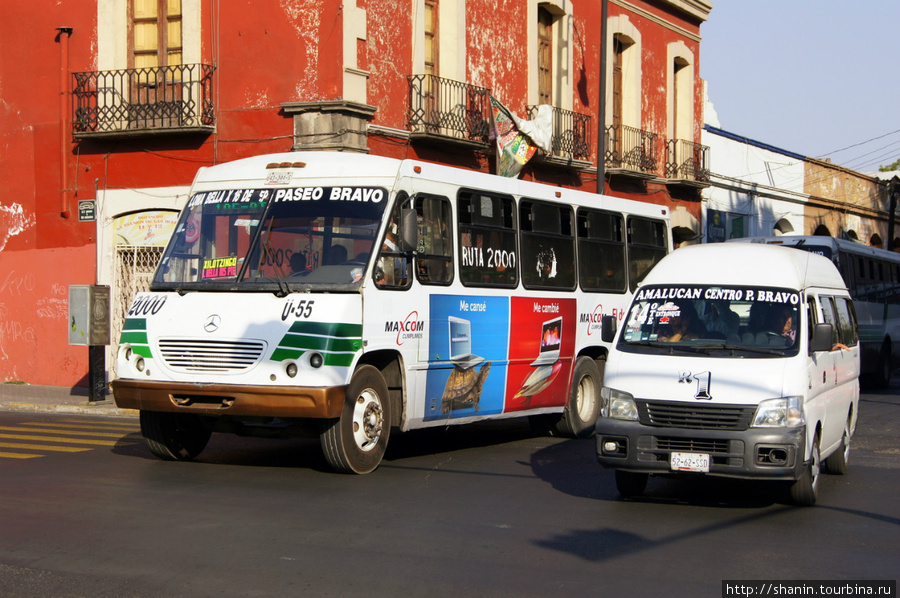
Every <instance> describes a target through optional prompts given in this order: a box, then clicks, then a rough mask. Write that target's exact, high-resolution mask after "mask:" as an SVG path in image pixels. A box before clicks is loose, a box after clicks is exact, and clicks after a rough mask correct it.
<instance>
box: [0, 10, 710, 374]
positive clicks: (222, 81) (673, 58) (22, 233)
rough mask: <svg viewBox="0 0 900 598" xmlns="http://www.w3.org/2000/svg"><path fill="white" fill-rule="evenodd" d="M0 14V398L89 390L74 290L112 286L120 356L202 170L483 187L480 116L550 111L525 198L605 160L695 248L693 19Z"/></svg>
mask: <svg viewBox="0 0 900 598" xmlns="http://www.w3.org/2000/svg"><path fill="white" fill-rule="evenodd" d="M0 1H2V3H3V7H4V15H6V18H5V19H3V20H2V22H0V32H2V39H3V40H4V46H5V47H6V48H18V51H16V52H15V53H13V52H11V51H6V52H4V53H2V54H0V90H2V91H0V100H2V102H0V152H2V159H0V181H2V183H0V185H2V191H3V192H2V194H0V381H4V382H5V381H25V382H28V383H32V384H47V385H59V386H76V385H84V384H86V382H87V372H88V352H87V350H86V349H85V348H84V347H77V346H69V345H68V343H67V328H68V326H69V322H68V321H67V310H68V304H67V293H68V287H69V285H76V284H77V285H81V284H95V283H99V284H105V285H109V286H110V288H111V297H112V306H111V307H112V314H113V326H112V328H113V343H115V342H116V341H115V339H116V338H117V335H118V332H117V331H118V325H120V324H118V322H120V321H121V319H122V314H123V313H124V309H127V306H128V304H129V303H130V300H131V297H133V295H134V293H136V292H137V291H138V290H142V289H143V288H146V285H147V281H148V280H149V276H150V273H151V272H152V269H153V267H154V265H155V260H156V259H157V258H158V256H159V253H160V251H161V246H162V245H163V244H164V243H165V241H166V238H167V236H168V234H169V232H170V231H171V227H172V225H173V222H174V218H175V216H176V215H177V211H178V210H179V209H180V208H181V206H182V205H183V204H184V201H185V200H186V198H187V191H188V187H189V185H190V183H191V180H192V179H193V176H194V174H195V172H196V170H197V168H199V167H201V166H207V165H211V164H215V163H220V162H224V161H228V160H233V159H236V158H241V157H246V156H249V155H254V154H261V153H268V152H276V151H288V150H291V149H315V150H323V151H328V150H330V151H358V152H368V153H371V154H376V155H384V156H391V157H397V158H407V157H408V158H416V159H420V160H427V161H434V162H440V163H446V164H450V165H455V166H459V167H462V168H469V169H474V170H481V171H485V172H492V171H493V169H494V168H495V161H496V160H495V154H496V153H495V150H494V147H493V145H492V142H491V139H490V101H489V100H490V97H491V96H493V97H494V98H496V100H498V101H499V102H502V103H503V104H504V105H505V106H506V107H507V108H508V109H509V110H511V111H512V112H514V113H516V114H517V115H518V116H520V117H523V118H528V117H529V114H532V113H533V111H534V110H535V109H536V107H537V106H538V105H539V104H550V105H551V106H552V107H553V114H554V129H553V149H552V151H551V152H548V153H542V155H539V156H537V157H536V158H534V159H532V161H531V162H530V163H529V164H528V165H526V167H525V169H524V170H523V172H522V173H521V174H520V176H522V177H523V178H528V179H532V180H537V181H541V182H545V183H550V184H557V185H562V186H566V187H576V188H583V189H587V190H595V189H596V188H597V172H598V169H597V164H598V157H597V155H598V147H599V146H602V147H603V150H602V154H603V155H602V157H601V160H602V162H601V164H602V166H603V169H602V172H603V175H604V183H603V188H604V189H605V192H606V193H608V194H611V195H616V196H621V197H628V198H633V199H639V200H642V201H647V202H652V203H656V204H660V205H665V206H667V207H668V208H669V209H670V210H671V213H672V215H673V226H674V227H675V232H676V240H677V241H681V240H687V239H690V238H691V236H692V235H693V234H695V233H697V232H699V224H698V222H699V220H700V217H699V214H700V189H701V188H702V187H703V186H704V185H705V180H706V175H707V174H708V170H707V164H708V159H709V157H708V155H707V154H708V150H707V148H705V147H703V146H701V145H700V144H699V142H700V131H701V128H702V85H701V81H700V78H699V57H700V25H701V24H702V22H703V21H705V20H706V18H707V17H708V14H709V12H710V10H711V3H710V2H708V1H707V0H628V1H626V0H606V2H605V3H604V2H603V1H600V0H592V1H587V0H547V1H539V0H499V1H491V2H488V1H485V0H404V1H397V0H350V1H349V2H347V1H343V2H342V1H339V0H282V1H280V2H251V1H250V0H216V1H213V0H180V1H179V0H82V1H80V2H66V3H59V2H56V1H52V0H33V1H32V2H28V3H16V2H12V1H11V0H0ZM604 4H606V6H605V7H604ZM604 10H605V11H606V13H607V20H606V27H605V30H606V35H605V38H604V36H603V29H604V28H603V27H601V24H602V23H603V18H602V15H603V14H604ZM601 46H602V49H603V50H604V53H605V69H604V70H603V72H604V77H605V94H604V97H602V98H601V93H600V90H601V84H600V72H601ZM601 117H602V118H601ZM600 131H602V134H603V139H602V144H601V143H598V132H600ZM91 210H93V211H91ZM91 217H93V218H94V219H90V218H91ZM113 350H114V345H113V347H110V349H109V355H112V351H113ZM112 361H113V360H112V359H107V364H108V365H107V367H111V365H110V364H111V363H112ZM109 375H110V376H112V375H114V372H110V373H109Z"/></svg>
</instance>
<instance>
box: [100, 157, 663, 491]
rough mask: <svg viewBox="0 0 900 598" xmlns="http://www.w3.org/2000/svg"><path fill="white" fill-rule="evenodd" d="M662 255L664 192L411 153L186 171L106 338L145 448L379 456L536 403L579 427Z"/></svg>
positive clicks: (546, 422) (338, 463)
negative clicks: (428, 159)
mask: <svg viewBox="0 0 900 598" xmlns="http://www.w3.org/2000/svg"><path fill="white" fill-rule="evenodd" d="M670 247H671V231H670V227H669V222H668V215H667V210H666V209H665V208H664V207H662V206H658V205H653V204H649V203H643V202H637V201H630V200H625V199H619V198H613V197H607V196H601V195H596V194H593V193H585V192H579V191H574V190H570V189H563V188H560V187H552V186H549V185H542V184H537V183H532V182H525V181H520V180H516V179H507V178H503V177H498V176H493V175H487V174H483V173H478V172H472V171H465V170H461V169H456V168H450V167H445V166H440V165H436V164H430V163H425V162H418V161H411V160H403V161H400V160H393V159H389V158H383V157H376V156H366V155H356V154H349V153H337V152H310V153H287V154H277V155H269V156H260V157H255V158H248V159H245V160H239V161H236V162H232V163H226V164H221V165H217V166H213V167H210V168H206V169H201V171H200V172H199V173H198V175H197V177H196V179H195V181H194V184H193V186H192V189H191V193H190V197H189V199H188V203H187V207H186V208H185V210H184V211H183V212H182V214H181V216H180V219H179V222H178V224H177V226H176V231H175V233H174V235H173V236H172V238H171V240H170V242H169V244H168V246H167V247H166V250H165V253H164V254H163V257H162V260H161V262H160V265H159V268H158V269H157V272H156V274H155V278H154V280H153V282H152V285H151V291H150V292H149V293H142V294H140V295H138V297H137V298H136V300H135V302H134V304H133V305H132V307H131V309H130V310H129V312H128V315H127V317H126V321H125V323H124V332H123V334H122V339H121V344H120V346H119V349H118V353H117V355H118V362H117V365H118V375H119V379H117V380H115V381H114V382H113V389H114V395H115V400H116V403H117V404H118V405H119V406H120V407H126V408H132V409H139V410H140V411H141V430H142V433H143V434H144V436H145V437H146V439H147V442H148V445H149V447H150V449H151V451H152V452H153V453H154V454H156V455H157V456H159V457H161V458H165V459H190V458H193V457H194V456H196V455H197V454H199V453H200V451H202V450H203V448H204V447H205V445H206V443H207V441H208V440H209V437H210V433H211V432H212V431H221V432H233V433H238V434H246V435H267V436H273V435H285V436H290V435H299V434H305V433H313V434H318V435H319V438H320V440H321V444H322V448H323V450H324V453H325V456H326V458H327V460H328V462H329V464H330V465H331V466H332V467H333V468H335V469H337V470H339V471H346V472H356V473H365V472H368V471H371V470H372V469H374V468H375V467H376V466H377V465H378V463H379V462H380V461H381V458H382V456H383V454H384V450H385V446H386V445H387V441H388V437H389V435H390V433H391V430H392V429H394V430H399V431H405V430H410V429H414V428H424V427H435V426H445V425H450V424H461V423H468V422H474V421H478V420H482V419H488V418H501V417H517V416H529V417H531V418H532V421H533V423H535V425H536V426H539V427H542V428H545V429H547V430H549V431H552V432H558V433H564V434H568V435H574V436H584V435H589V434H591V433H592V432H593V427H594V422H595V420H596V418H597V416H598V414H599V407H600V405H599V401H600V398H599V390H600V385H601V381H602V366H603V363H604V362H603V360H604V359H605V356H606V354H607V350H608V345H607V344H605V343H603V342H602V341H601V334H600V333H601V327H602V320H603V316H604V315H613V316H616V317H617V318H619V319H621V317H622V316H623V314H624V310H625V309H626V308H627V306H628V303H629V301H630V296H631V293H632V291H633V290H634V289H635V288H636V285H637V283H638V282H639V281H640V280H641V279H642V278H643V276H644V275H645V274H646V273H647V272H648V271H649V269H650V268H651V267H652V266H653V265H654V264H655V263H656V262H658V261H659V260H660V259H661V258H662V257H663V256H664V255H665V254H666V253H667V252H668V251H669V248H670Z"/></svg>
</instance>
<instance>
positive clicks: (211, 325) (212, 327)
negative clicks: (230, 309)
mask: <svg viewBox="0 0 900 598" xmlns="http://www.w3.org/2000/svg"><path fill="white" fill-rule="evenodd" d="M221 323H222V318H221V316H219V315H217V314H213V315H211V316H209V317H208V318H206V322H204V323H203V330H205V331H207V332H215V331H216V330H218V329H219V324H221Z"/></svg>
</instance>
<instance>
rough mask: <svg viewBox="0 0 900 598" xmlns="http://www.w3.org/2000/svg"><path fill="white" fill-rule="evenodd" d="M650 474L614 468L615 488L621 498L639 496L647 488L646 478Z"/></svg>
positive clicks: (648, 477)
mask: <svg viewBox="0 0 900 598" xmlns="http://www.w3.org/2000/svg"><path fill="white" fill-rule="evenodd" d="M648 479H650V475H649V474H646V473H638V472H636V471H622V470H621V469H617V470H616V490H618V491H619V494H621V495H622V497H623V498H633V497H635V496H640V495H641V494H643V493H644V490H646V489H647V480H648Z"/></svg>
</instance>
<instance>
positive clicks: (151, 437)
mask: <svg viewBox="0 0 900 598" xmlns="http://www.w3.org/2000/svg"><path fill="white" fill-rule="evenodd" d="M140 422H141V435H143V437H144V440H146V441H147V446H148V447H149V449H150V452H151V453H153V454H154V455H155V456H157V457H159V458H160V459H164V460H166V461H190V460H191V459H193V458H194V457H196V456H197V455H199V454H200V453H201V452H203V449H205V448H206V445H207V443H209V439H210V437H211V436H212V431H211V430H210V429H209V428H207V427H206V426H204V425H203V422H202V421H201V419H200V417H199V416H197V415H188V414H184V413H164V412H158V411H141V415H140Z"/></svg>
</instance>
